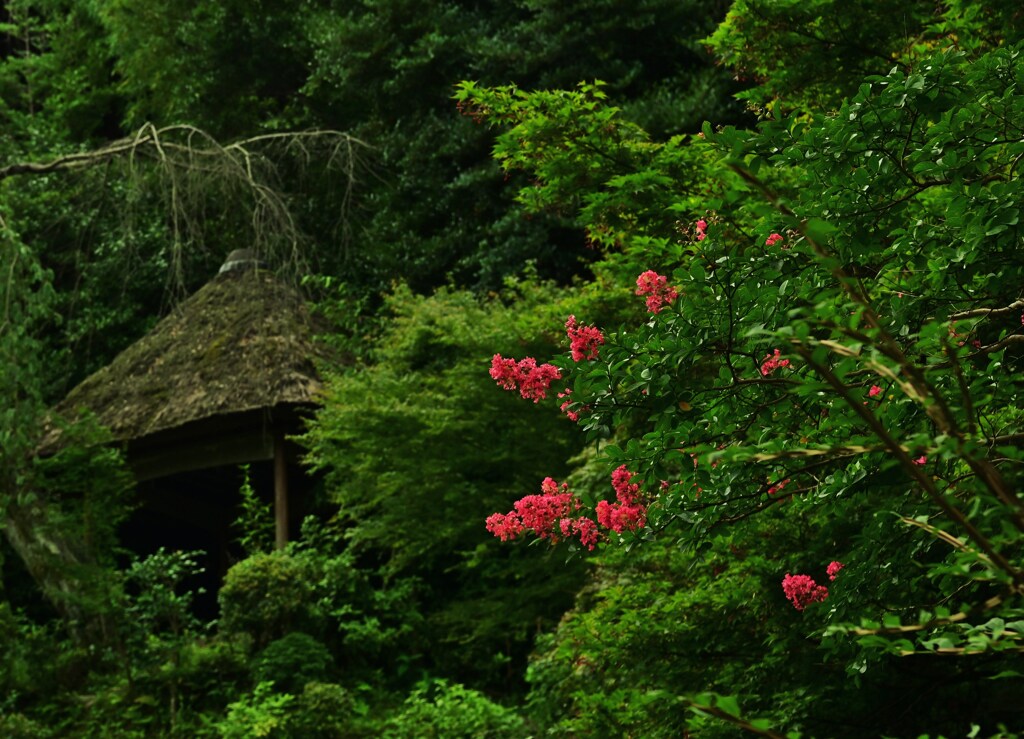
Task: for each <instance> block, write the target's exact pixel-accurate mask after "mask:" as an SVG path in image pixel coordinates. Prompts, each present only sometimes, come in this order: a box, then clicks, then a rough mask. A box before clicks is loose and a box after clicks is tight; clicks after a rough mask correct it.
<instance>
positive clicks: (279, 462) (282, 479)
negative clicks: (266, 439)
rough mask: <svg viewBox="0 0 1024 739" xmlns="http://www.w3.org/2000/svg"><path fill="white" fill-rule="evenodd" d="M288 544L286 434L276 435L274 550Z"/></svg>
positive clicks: (279, 433)
mask: <svg viewBox="0 0 1024 739" xmlns="http://www.w3.org/2000/svg"><path fill="white" fill-rule="evenodd" d="M287 543H288V466H287V464H286V463H285V457H284V433H283V432H282V431H277V432H276V433H275V434H274V548H276V549H284V547H285V544H287Z"/></svg>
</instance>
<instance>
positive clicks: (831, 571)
mask: <svg viewBox="0 0 1024 739" xmlns="http://www.w3.org/2000/svg"><path fill="white" fill-rule="evenodd" d="M843 567H845V565H844V564H843V563H842V562H836V561H834V560H833V561H832V562H829V565H828V567H826V568H825V573H826V574H827V575H828V579H829V580H830V581H834V580H835V579H836V575H838V574H839V570H841V569H843ZM782 592H783V593H784V594H785V596H786V598H788V599H789V602H790V603H792V604H793V607H794V608H795V609H797V610H798V611H802V610H804V609H805V608H807V606H809V605H810V604H811V603H821V602H822V601H824V600H825V599H826V598H828V588H827V587H825V586H824V585H818V583H816V582H814V578H812V577H811V576H810V575H790V574H789V573H788V572H787V573H786V576H785V577H784V578H782Z"/></svg>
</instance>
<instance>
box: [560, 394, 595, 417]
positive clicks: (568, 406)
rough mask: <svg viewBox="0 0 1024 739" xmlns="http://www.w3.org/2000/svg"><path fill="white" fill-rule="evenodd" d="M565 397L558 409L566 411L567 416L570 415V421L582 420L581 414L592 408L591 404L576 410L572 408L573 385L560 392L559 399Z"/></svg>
mask: <svg viewBox="0 0 1024 739" xmlns="http://www.w3.org/2000/svg"><path fill="white" fill-rule="evenodd" d="M563 398H564V399H565V400H564V401H563V402H562V405H560V406H559V407H558V409H559V410H560V411H562V413H564V414H565V415H566V416H568V418H569V420H570V421H579V420H580V415H581V414H583V413H586V412H587V411H589V410H590V406H589V405H584V406H580V407H579V409H578V410H575V411H574V410H572V388H571V387H567V388H566V389H565V390H563V391H562V392H560V393H559V394H558V399H559V400H562V399H563Z"/></svg>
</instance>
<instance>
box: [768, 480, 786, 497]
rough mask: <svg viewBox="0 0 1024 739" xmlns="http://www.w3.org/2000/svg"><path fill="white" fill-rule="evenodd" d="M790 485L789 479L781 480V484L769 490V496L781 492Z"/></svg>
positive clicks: (776, 484) (778, 483)
mask: <svg viewBox="0 0 1024 739" xmlns="http://www.w3.org/2000/svg"><path fill="white" fill-rule="evenodd" d="M788 484H789V478H788V477H787V478H786V479H785V480H780V481H779V482H777V483H775V484H774V485H772V486H771V487H770V488H768V495H775V493H778V492H781V490H782V489H783V488H784V487H786V486H787V485H788Z"/></svg>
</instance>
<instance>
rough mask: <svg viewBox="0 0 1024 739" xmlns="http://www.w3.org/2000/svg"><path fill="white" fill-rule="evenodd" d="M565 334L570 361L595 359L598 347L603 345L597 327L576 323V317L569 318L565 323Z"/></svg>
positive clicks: (602, 337)
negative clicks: (570, 353)
mask: <svg viewBox="0 0 1024 739" xmlns="http://www.w3.org/2000/svg"><path fill="white" fill-rule="evenodd" d="M565 333H566V335H567V336H568V337H569V349H570V350H571V351H572V361H574V362H579V361H581V360H584V359H597V352H598V347H599V346H601V344H603V343H604V336H603V335H602V334H601V331H600V330H599V329H598V328H597V326H587V325H585V324H582V323H576V316H569V320H567V321H566V322H565Z"/></svg>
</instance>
